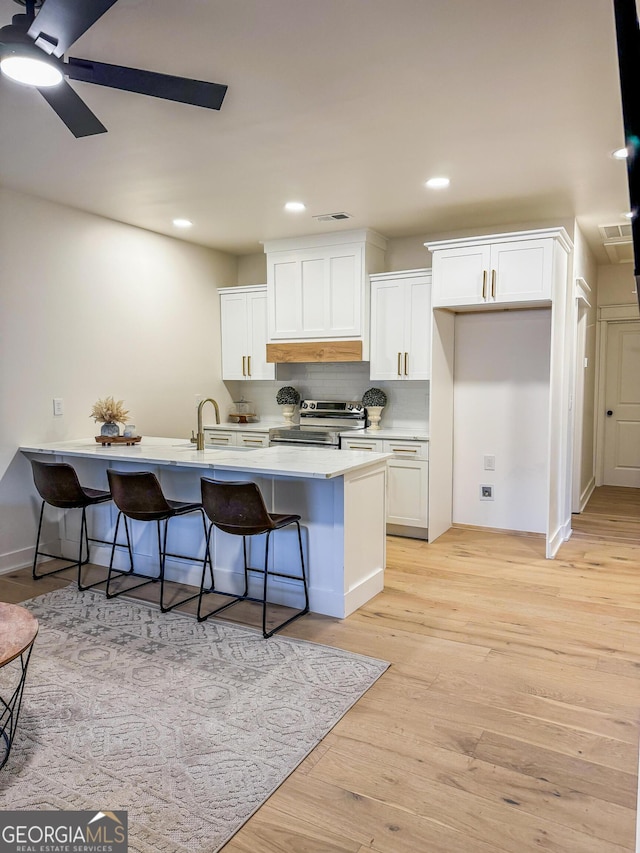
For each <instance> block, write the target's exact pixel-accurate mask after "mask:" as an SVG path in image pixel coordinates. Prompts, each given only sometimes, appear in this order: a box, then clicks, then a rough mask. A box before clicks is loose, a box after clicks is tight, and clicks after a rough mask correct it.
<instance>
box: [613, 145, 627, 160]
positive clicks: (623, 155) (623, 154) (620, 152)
mask: <svg viewBox="0 0 640 853" xmlns="http://www.w3.org/2000/svg"><path fill="white" fill-rule="evenodd" d="M611 156H612V157H613V159H614V160H626V159H627V157H628V156H629V152H628V151H627V149H626V148H618V149H616V150H615V151H612V152H611Z"/></svg>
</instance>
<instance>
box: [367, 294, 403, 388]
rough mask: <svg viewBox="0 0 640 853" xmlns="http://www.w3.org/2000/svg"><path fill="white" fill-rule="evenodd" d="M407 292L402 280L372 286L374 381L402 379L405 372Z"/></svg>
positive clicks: (371, 369) (371, 370) (371, 362)
mask: <svg viewBox="0 0 640 853" xmlns="http://www.w3.org/2000/svg"><path fill="white" fill-rule="evenodd" d="M404 325H405V289H404V282H403V281H401V280H399V279H392V280H389V281H385V280H382V281H374V282H372V283H371V356H370V373H369V375H370V378H371V379H401V378H402V375H403V373H402V371H403V369H404V353H405V345H404Z"/></svg>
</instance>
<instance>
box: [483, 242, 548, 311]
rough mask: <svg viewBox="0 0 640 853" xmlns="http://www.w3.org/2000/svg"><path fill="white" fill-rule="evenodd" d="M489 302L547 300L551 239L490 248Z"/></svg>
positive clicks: (497, 245)
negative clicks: (490, 300)
mask: <svg viewBox="0 0 640 853" xmlns="http://www.w3.org/2000/svg"><path fill="white" fill-rule="evenodd" d="M490 266H491V299H495V301H496V302H536V301H540V300H542V301H547V300H550V299H551V296H552V293H551V289H552V280H553V240H551V239H542V240H519V241H514V242H512V243H494V244H493V246H492V247H491V265H490Z"/></svg>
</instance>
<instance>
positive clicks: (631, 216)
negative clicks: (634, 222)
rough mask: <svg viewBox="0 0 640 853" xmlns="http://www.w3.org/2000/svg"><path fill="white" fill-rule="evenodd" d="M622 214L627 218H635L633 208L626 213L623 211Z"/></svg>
mask: <svg viewBox="0 0 640 853" xmlns="http://www.w3.org/2000/svg"><path fill="white" fill-rule="evenodd" d="M622 215H623V216H624V218H625V219H633V211H632V210H628V211H627V212H626V213H623V214H622Z"/></svg>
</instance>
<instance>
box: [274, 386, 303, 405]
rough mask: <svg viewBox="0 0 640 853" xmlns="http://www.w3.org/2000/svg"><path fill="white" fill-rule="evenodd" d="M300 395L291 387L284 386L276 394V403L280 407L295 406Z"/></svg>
mask: <svg viewBox="0 0 640 853" xmlns="http://www.w3.org/2000/svg"><path fill="white" fill-rule="evenodd" d="M299 402H300V394H299V393H298V392H297V391H296V389H295V388H293V387H292V386H291V385H284V386H283V387H282V388H281V389H280V390H279V391H278V393H277V394H276V403H278V405H280V406H287V405H288V406H297V405H298V403H299Z"/></svg>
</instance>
